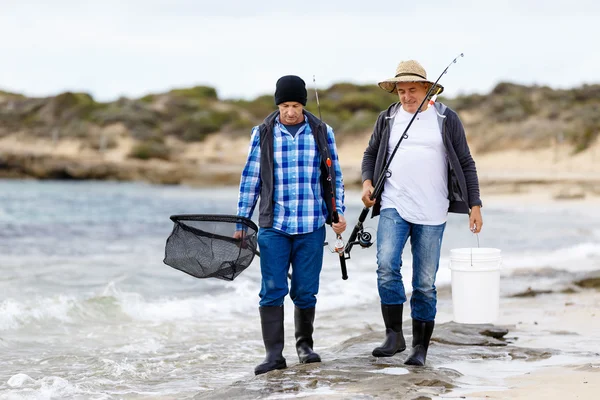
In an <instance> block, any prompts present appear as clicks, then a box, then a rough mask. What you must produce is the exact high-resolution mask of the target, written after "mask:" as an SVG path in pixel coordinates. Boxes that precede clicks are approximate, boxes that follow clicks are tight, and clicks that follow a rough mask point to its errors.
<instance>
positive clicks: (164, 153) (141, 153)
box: [129, 138, 170, 160]
mask: <svg viewBox="0 0 600 400" xmlns="http://www.w3.org/2000/svg"><path fill="white" fill-rule="evenodd" d="M129 157H132V158H138V159H140V160H149V159H151V158H158V159H162V160H169V158H170V150H169V148H168V147H167V146H166V145H165V143H164V140H162V139H158V138H154V139H150V140H145V141H142V142H138V143H137V144H136V145H135V146H133V148H132V149H131V152H130V153H129Z"/></svg>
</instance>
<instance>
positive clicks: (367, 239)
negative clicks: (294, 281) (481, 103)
mask: <svg viewBox="0 0 600 400" xmlns="http://www.w3.org/2000/svg"><path fill="white" fill-rule="evenodd" d="M459 57H464V54H463V53H460V54H459V55H458V56H456V58H455V59H454V60H452V62H451V63H450V64H448V66H447V67H446V69H444V70H443V71H442V73H441V74H440V76H439V77H438V78H437V79H436V81H435V82H434V83H433V85H431V86H430V88H429V90H428V91H427V94H426V95H425V98H423V101H421V104H419V108H417V112H415V113H414V114H413V116H412V118H411V119H410V121H409V122H408V125H407V126H406V128H405V129H404V132H403V133H402V135H401V136H400V139H399V140H398V143H396V147H394V151H392V154H390V157H389V158H388V160H387V161H386V163H385V164H384V166H383V169H382V173H381V175H380V176H379V178H377V183H376V184H375V187H374V188H373V192H372V193H371V195H370V196H369V197H370V199H371V200H375V199H377V198H378V197H379V195H380V194H381V192H383V185H384V183H385V179H386V178H388V177H389V176H391V173H390V171H389V168H390V165H391V163H392V159H393V158H394V156H395V155H396V152H397V151H398V148H399V147H400V143H402V140H404V139H407V138H408V135H407V134H406V132H408V130H409V129H410V126H411V125H412V123H413V121H414V120H415V118H416V117H417V114H418V113H420V112H421V108H422V107H423V105H424V104H425V101H426V100H427V99H428V98H429V96H430V95H431V93H432V90H433V88H435V87H436V86H437V83H438V82H439V80H440V79H441V78H442V76H444V74H445V73H446V72H448V68H450V66H451V65H452V64H456V60H458V58H459ZM439 93H440V89H438V91H437V92H436V93H435V94H434V96H433V97H432V98H431V99H430V100H429V101H428V105H427V107H430V106H432V105H433V103H435V100H436V99H437V95H438V94H439ZM369 210H370V208H369V207H364V208H363V210H362V212H361V213H360V215H359V217H358V222H357V223H356V225H355V226H354V229H353V230H352V233H351V234H350V237H349V238H348V243H347V244H346V248H345V250H344V253H345V255H344V258H346V259H347V260H349V259H350V251H352V247H353V246H354V245H355V244H358V245H360V246H361V247H362V248H367V247H371V245H373V242H372V241H371V240H372V236H371V234H370V233H369V232H365V231H364V226H363V222H365V219H366V218H367V215H368V214H369ZM357 238H358V240H357Z"/></svg>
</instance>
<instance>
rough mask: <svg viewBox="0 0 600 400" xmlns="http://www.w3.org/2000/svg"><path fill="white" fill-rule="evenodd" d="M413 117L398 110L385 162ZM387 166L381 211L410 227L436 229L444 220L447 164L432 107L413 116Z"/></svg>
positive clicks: (446, 203)
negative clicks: (389, 211) (388, 211)
mask: <svg viewBox="0 0 600 400" xmlns="http://www.w3.org/2000/svg"><path fill="white" fill-rule="evenodd" d="M412 116H413V114H410V113H408V112H406V111H405V110H404V109H403V108H402V107H400V110H399V111H398V113H397V114H396V118H395V119H394V125H393V127H392V130H391V132H390V140H389V143H388V153H387V156H388V159H389V156H390V155H391V154H392V151H394V148H395V147H396V144H397V143H398V140H400V136H401V135H402V133H403V132H404V130H405V129H406V126H407V125H408V123H409V122H410V119H411V118H412ZM407 134H408V138H407V139H404V140H403V141H402V143H401V144H400V147H399V148H398V151H397V152H396V155H395V156H394V158H393V159H392V162H391V164H390V169H389V170H390V171H391V173H392V176H391V177H388V178H387V179H386V181H385V186H384V190H383V194H382V196H381V208H382V209H384V208H395V209H396V210H397V211H398V214H400V216H401V217H402V218H403V219H404V220H406V221H408V222H411V223H413V224H419V225H440V224H443V223H444V222H446V219H447V217H448V161H447V156H446V148H445V147H444V143H443V141H442V133H441V132H440V128H439V125H438V121H437V114H436V112H435V109H434V107H429V109H427V110H426V111H423V112H421V113H419V115H417V118H415V120H414V121H413V123H412V125H411V126H410V129H409V130H408V132H407Z"/></svg>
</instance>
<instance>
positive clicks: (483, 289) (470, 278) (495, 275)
mask: <svg viewBox="0 0 600 400" xmlns="http://www.w3.org/2000/svg"><path fill="white" fill-rule="evenodd" d="M501 264H502V256H501V254H500V250H499V249H493V248H463V249H452V250H450V270H451V271H452V272H451V274H452V308H453V312H454V321H455V322H458V323H461V324H485V323H492V322H495V321H496V320H497V319H498V313H499V303H500V266H501Z"/></svg>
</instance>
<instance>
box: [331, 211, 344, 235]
mask: <svg viewBox="0 0 600 400" xmlns="http://www.w3.org/2000/svg"><path fill="white" fill-rule="evenodd" d="M331 227H332V228H333V231H334V232H335V233H336V234H337V235H341V234H342V233H343V232H344V231H345V230H346V218H344V216H343V215H342V214H339V219H338V222H335V223H333V224H331Z"/></svg>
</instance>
